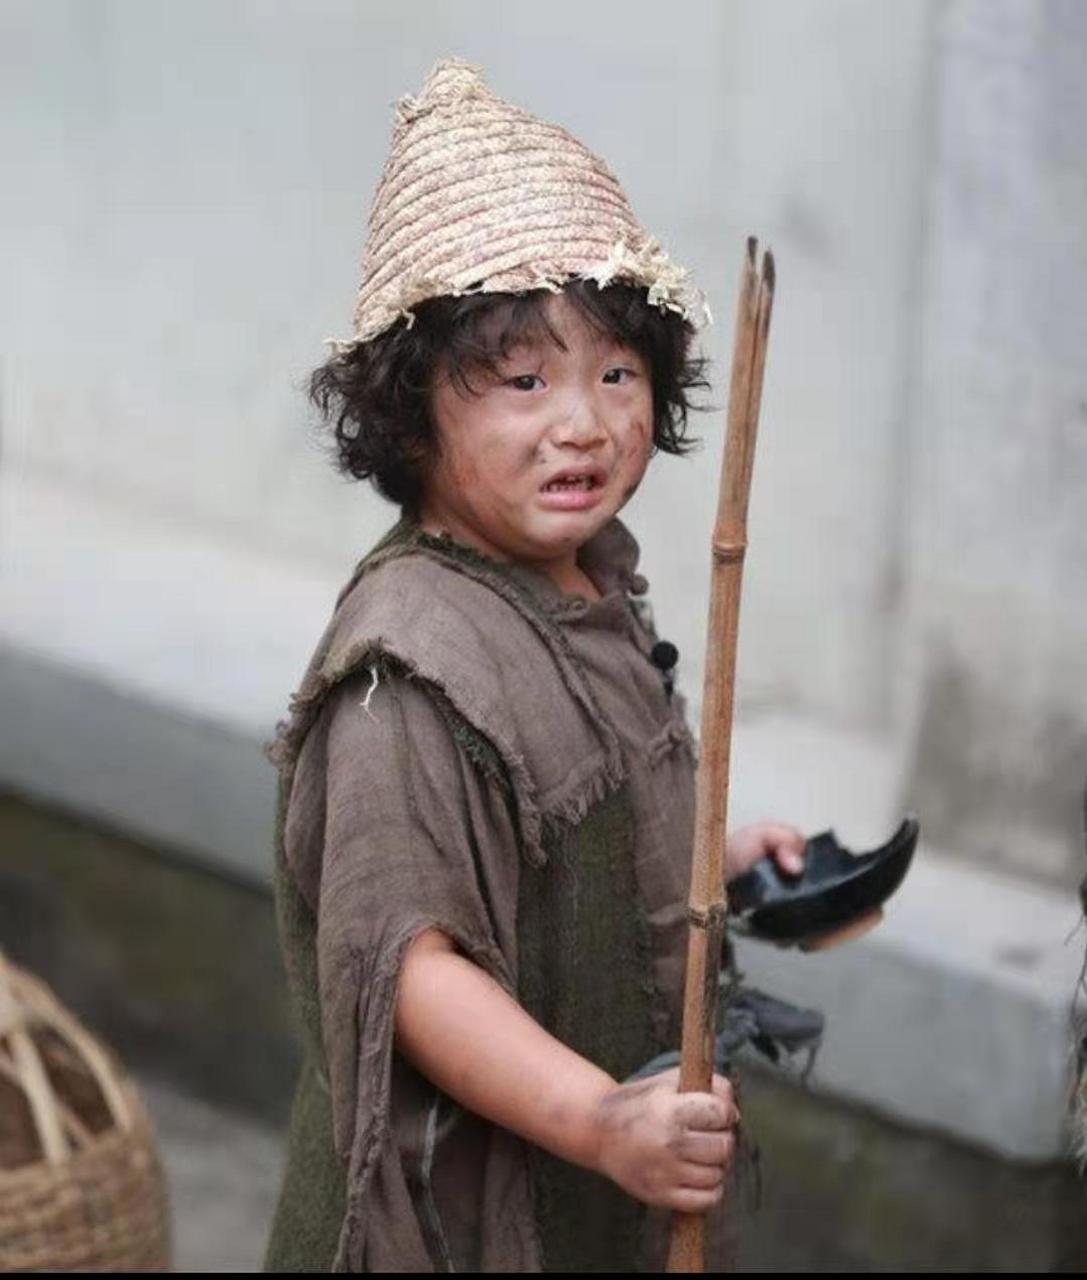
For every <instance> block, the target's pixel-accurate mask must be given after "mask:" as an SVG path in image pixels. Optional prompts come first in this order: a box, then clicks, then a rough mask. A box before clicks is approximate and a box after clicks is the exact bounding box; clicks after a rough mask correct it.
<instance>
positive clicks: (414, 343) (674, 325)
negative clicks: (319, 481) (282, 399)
mask: <svg viewBox="0 0 1087 1280" xmlns="http://www.w3.org/2000/svg"><path fill="white" fill-rule="evenodd" d="M563 292H564V294H565V296H566V297H567V298H568V299H569V301H570V302H571V303H572V304H573V305H574V306H575V307H576V308H577V310H578V312H579V313H580V314H581V315H582V316H583V317H584V319H585V320H586V321H587V322H588V323H589V324H590V325H592V326H593V327H594V328H596V329H597V330H598V331H599V332H601V333H602V334H605V335H607V336H608V337H610V338H613V339H614V340H615V341H617V342H619V343H621V344H622V345H624V346H629V347H631V348H632V349H633V350H635V351H637V352H638V354H639V355H640V356H641V357H642V358H643V359H644V360H645V361H646V364H647V366H648V368H649V369H650V378H651V382H652V388H653V447H654V449H655V450H660V451H661V452H662V453H675V454H683V453H687V452H688V451H689V450H690V449H691V448H692V447H693V445H694V444H695V441H693V440H692V439H691V437H690V436H689V435H688V434H687V414H688V412H689V411H690V410H692V409H697V408H698V407H699V406H696V405H694V404H693V403H692V402H691V399H690V393H691V392H692V391H694V390H696V389H700V388H707V387H708V386H709V383H708V382H707V380H706V378H705V371H706V366H707V364H708V361H707V360H705V359H704V358H702V357H698V356H695V355H693V354H692V352H691V346H692V341H693V338H694V328H693V326H692V325H691V324H690V322H689V321H688V320H686V319H684V318H683V317H682V316H680V315H678V314H677V313H675V312H673V311H664V310H661V308H659V307H657V306H656V305H655V304H652V303H650V302H649V300H648V297H647V291H646V290H645V289H644V288H641V287H638V286H634V285H629V284H613V285H610V286H608V287H607V288H604V289H601V288H598V287H597V285H596V284H595V282H593V281H587V280H580V279H577V280H571V281H570V282H569V283H568V284H567V285H566V287H565V288H564V290H563ZM550 296H551V293H550V291H548V290H546V289H536V290H533V291H531V292H528V293H519V294H511V293H471V294H466V295H464V296H463V297H443V298H432V299H430V300H429V301H427V302H423V303H420V304H419V306H417V307H416V308H415V319H414V322H413V323H412V324H411V325H410V327H409V326H408V324H407V323H406V322H404V321H398V322H397V324H396V325H395V326H394V327H392V328H391V329H387V330H386V331H385V332H384V333H381V334H379V335H378V336H377V337H376V338H373V339H371V340H370V341H369V342H364V343H362V344H360V345H358V346H356V347H353V348H350V349H348V350H346V351H344V352H343V353H341V354H338V355H336V356H333V357H332V359H330V360H328V361H327V362H326V363H325V364H323V365H321V367H320V368H319V369H317V370H316V371H315V372H314V373H313V374H312V375H311V377H310V380H309V394H310V399H311V400H312V402H313V403H314V405H315V406H316V407H317V409H318V410H319V412H320V414H321V417H322V419H323V420H324V422H325V423H326V424H327V425H328V427H329V428H330V429H331V431H332V433H333V437H334V446H335V461H336V464H337V466H338V467H339V469H340V470H341V471H342V472H343V473H344V474H345V475H348V476H353V477H354V478H355V479H358V480H370V481H371V482H372V483H373V485H374V487H375V488H376V489H377V491H378V492H379V493H380V494H382V496H383V497H385V498H388V499H389V500H390V501H391V502H395V503H398V504H399V505H400V506H401V507H402V508H404V509H405V510H408V511H412V510H414V509H416V508H417V506H418V502H419V499H420V498H421V496H422V492H423V481H424V476H425V472H426V467H427V463H428V462H429V461H430V459H431V458H432V457H433V456H434V451H435V450H436V448H437V440H438V435H437V430H436V427H435V424H434V421H433V418H432V414H431V409H430V400H431V391H432V388H433V385H434V379H435V374H436V372H437V370H438V368H439V365H443V366H444V368H445V369H446V370H447V371H448V375H449V377H450V378H451V379H452V380H453V383H454V385H456V386H457V388H458V389H459V390H461V391H463V392H464V393H467V394H471V393H472V392H473V390H474V388H473V386H472V381H471V379H472V377H473V375H477V376H478V375H479V374H480V373H482V374H484V375H488V374H489V375H492V376H493V375H494V374H495V372H496V368H497V365H498V364H499V362H500V361H502V360H503V359H504V358H505V357H506V356H508V355H509V353H510V351H512V350H513V348H514V347H516V346H517V345H518V344H519V343H521V342H528V341H533V340H537V341H539V340H544V339H546V340H549V341H551V342H554V343H555V344H556V345H557V346H559V347H561V346H562V342H561V341H560V338H559V335H558V334H557V333H556V332H555V331H554V329H553V328H552V326H551V325H550V324H549V323H548V319H547V314H546V305H547V299H548V297H550Z"/></svg>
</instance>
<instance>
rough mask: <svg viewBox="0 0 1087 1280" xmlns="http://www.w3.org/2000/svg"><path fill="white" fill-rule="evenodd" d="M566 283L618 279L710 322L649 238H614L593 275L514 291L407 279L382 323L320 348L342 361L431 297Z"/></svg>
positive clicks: (543, 280) (698, 296)
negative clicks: (635, 240)
mask: <svg viewBox="0 0 1087 1280" xmlns="http://www.w3.org/2000/svg"><path fill="white" fill-rule="evenodd" d="M504 274H505V273H504ZM571 279H577V280H593V281H595V282H596V284H597V285H598V286H599V287H600V288H601V289H605V288H607V286H608V285H610V284H614V283H616V282H617V281H629V282H630V283H632V284H638V285H642V286H643V287H645V288H646V289H647V290H648V299H647V300H648V301H649V302H650V303H651V304H652V305H653V306H655V307H659V308H660V309H661V310H662V311H674V312H675V313H676V314H677V315H680V316H683V318H684V319H686V320H689V321H690V322H691V323H692V324H693V325H694V326H695V328H704V327H706V326H709V325H711V324H713V313H712V312H711V311H710V308H709V303H708V302H707V301H706V298H705V296H704V295H703V293H702V291H701V290H700V289H698V288H697V287H696V286H695V285H693V284H692V283H691V280H690V276H689V274H688V272H687V270H686V269H685V268H684V267H681V266H679V265H678V264H677V263H675V262H673V261H672V260H671V258H669V257H668V255H667V254H666V253H665V252H664V249H663V248H662V246H661V244H660V242H659V241H658V240H656V239H654V238H653V237H652V236H649V237H647V238H646V240H645V241H644V242H643V243H642V244H641V245H640V246H639V247H638V248H636V249H635V248H632V247H631V245H630V244H629V243H628V241H627V240H625V239H619V240H617V241H616V242H615V243H614V244H613V245H612V247H611V249H610V251H609V252H608V256H607V258H606V259H605V260H604V261H603V262H602V263H601V264H600V266H599V267H598V268H597V269H596V270H594V271H589V272H583V273H581V274H578V275H571V274H570V273H561V272H558V271H537V272H535V273H534V274H533V275H532V276H531V277H530V278H529V280H528V281H527V283H526V284H525V286H524V288H523V289H517V290H514V289H510V288H508V287H507V286H503V287H501V288H495V287H494V286H493V285H490V284H489V283H488V282H487V281H483V282H482V283H479V284H473V285H468V286H457V285H453V284H450V283H449V282H448V281H442V280H439V279H436V278H435V277H434V276H417V277H414V278H409V279H407V280H405V281H404V283H403V285H402V286H401V287H400V289H399V290H398V291H397V299H396V304H395V305H393V304H389V305H388V306H387V307H386V308H385V316H384V318H383V319H381V320H378V321H372V322H371V323H370V324H369V325H367V326H366V328H365V329H362V330H360V331H359V332H357V333H356V334H355V335H354V337H351V338H325V340H324V345H325V346H327V347H330V348H331V350H332V354H333V356H334V357H341V356H346V355H348V354H349V353H350V352H352V351H354V349H355V348H356V347H360V346H362V344H363V343H365V342H370V341H371V340H372V339H373V338H376V337H378V336H379V335H380V334H382V333H384V332H385V331H386V330H387V329H390V328H392V326H393V325H394V324H396V323H397V322H398V321H400V320H403V321H404V327H405V328H407V329H410V328H411V327H412V326H413V325H414V324H415V312H414V308H415V307H417V306H419V304H420V303H422V302H427V301H429V300H430V299H431V298H466V297H470V296H472V295H473V294H477V293H512V292H529V291H531V290H533V289H548V290H550V291H551V292H552V293H556V294H558V293H561V292H562V290H563V289H564V288H565V286H566V285H567V284H568V283H569V282H570V280H571Z"/></svg>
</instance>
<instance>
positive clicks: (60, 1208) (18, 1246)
mask: <svg viewBox="0 0 1087 1280" xmlns="http://www.w3.org/2000/svg"><path fill="white" fill-rule="evenodd" d="M169 1237H170V1233H169V1208H168V1203H167V1196H166V1185H165V1180H164V1178H163V1173H162V1166H161V1164H160V1162H159V1158H158V1153H157V1151H156V1149H155V1145H154V1138H153V1135H152V1132H151V1124H150V1121H149V1120H148V1117H147V1114H146V1112H145V1111H144V1108H143V1105H142V1103H141V1102H140V1099H139V1096H138V1095H137V1093H136V1090H135V1088H134V1087H133V1086H132V1084H131V1083H130V1082H129V1081H128V1080H127V1079H126V1078H125V1077H124V1076H123V1075H122V1074H121V1072H120V1071H119V1068H118V1067H117V1066H116V1064H115V1062H114V1060H113V1058H112V1056H111V1055H110V1054H109V1053H108V1052H107V1051H106V1050H105V1049H104V1048H103V1047H102V1046H101V1045H100V1044H99V1043H98V1042H97V1041H96V1040H95V1039H94V1038H93V1037H91V1036H90V1035H88V1033H87V1032H86V1031H85V1030H84V1029H83V1028H82V1027H81V1026H80V1025H79V1023H78V1022H77V1021H76V1020H75V1019H74V1018H73V1017H72V1016H71V1014H70V1013H68V1012H67V1010H65V1009H64V1007H63V1006H62V1005H61V1004H60V1002H59V1001H58V1000H57V999H56V997H55V996H54V995H53V994H52V992H51V991H50V990H49V989H48V987H46V986H45V985H44V984H43V983H41V982H39V981H38V980H37V979H36V978H33V977H32V976H31V975H30V974H28V973H25V972H24V971H22V970H20V969H17V968H16V967H15V966H14V965H12V964H10V963H9V962H8V961H7V960H6V959H5V958H4V956H3V954H2V953H0V1270H4V1271H44V1270H48V1271H77V1270H78V1271H164V1270H168V1269H169V1256H170V1255H169V1251H170V1244H169Z"/></svg>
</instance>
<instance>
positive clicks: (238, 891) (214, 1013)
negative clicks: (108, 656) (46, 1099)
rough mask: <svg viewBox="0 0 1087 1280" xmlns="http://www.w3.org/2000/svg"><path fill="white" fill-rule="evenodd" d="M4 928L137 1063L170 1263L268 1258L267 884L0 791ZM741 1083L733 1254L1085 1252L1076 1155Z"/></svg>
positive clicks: (288, 1038)
mask: <svg viewBox="0 0 1087 1280" xmlns="http://www.w3.org/2000/svg"><path fill="white" fill-rule="evenodd" d="M0 947H3V948H4V949H5V950H6V951H7V952H8V954H9V955H10V957H11V958H12V959H13V960H14V961H15V962H16V963H20V964H24V965H26V966H27V967H29V968H32V969H34V970H35V972H37V973H39V974H40V975H41V976H42V977H44V978H45V979H46V980H47V981H48V982H50V983H51V984H52V985H53V986H54V988H55V989H56V991H57V992H58V994H59V995H60V996H61V998H62V999H63V1000H65V1001H66V1002H67V1003H68V1004H69V1005H70V1007H71V1008H73V1009H74V1010H75V1011H76V1012H77V1014H78V1015H79V1016H80V1017H82V1018H83V1019H84V1020H85V1021H86V1022H87V1023H88V1025H89V1026H91V1027H92V1028H93V1029H94V1030H96V1031H97V1032H98V1033H99V1034H101V1035H102V1036H103V1037H104V1038H105V1039H107V1040H108V1041H109V1042H110V1043H111V1044H112V1045H113V1046H114V1047H115V1048H116V1049H117V1050H118V1051H119V1052H120V1053H121V1055H122V1057H123V1059H124V1060H125V1062H126V1063H127V1064H128V1066H129V1067H130V1068H131V1069H132V1070H133V1072H134V1074H135V1075H136V1076H137V1078H138V1079H139V1081H140V1082H141V1084H142V1087H143V1089H144V1092H145V1094H146V1097H147V1101H148V1104H149V1107H150V1110H151V1112H152V1115H153V1118H154V1121H155V1124H156V1129H157V1132H158V1138H159V1143H160V1146H161V1149H162V1153H163V1159H164V1163H165V1166H166V1171H167V1177H168V1180H169V1184H170V1193H171V1200H172V1207H173V1215H174V1252H175V1267H176V1268H177V1269H178V1270H182V1271H195V1272H211V1271H246V1270H254V1269H257V1268H259V1266H260V1264H261V1261H262V1257H263V1250H264V1244H265V1240H266V1238H267V1232H268V1225H269V1222H270V1220H271V1215H272V1212H273V1210H274V1206H275V1198H276V1194H277V1191H278V1182H279V1176H280V1166H281V1160H282V1135H283V1129H284V1126H285V1123H286V1117H287V1111H288V1106H289V1099H290V1092H291V1088H292V1085H293V1079H294V1074H295V1070H296V1066H297V1060H298V1052H297V1045H296V1041H295V1038H294V1033H293V1030H292V1026H291V1020H290V1015H289V1012H288V1001H287V999H286V992H285V987H284V981H283V976H282V972H281V967H280V963H279V956H278V948H277V945H276V941H275V929H274V920H273V911H272V905H271V901H270V899H269V897H268V894H267V892H266V891H262V890H258V889H255V888H253V887H252V886H246V885H242V884H230V883H228V882H225V881H223V880H222V879H221V878H219V877H217V876H215V875H211V874H209V873H207V872H205V871H201V870H200V869H199V868H196V867H193V866H191V865H187V864H185V863H184V862H182V861H178V860H170V859H169V858H163V857H162V856H160V854H159V853H158V852H157V851H154V850H148V849H145V848H142V847H141V846H139V845H138V844H135V843H134V842H132V841H130V840H126V839H123V838H121V837H118V836H116V835H112V834H109V833H104V832H101V831H96V830H93V829H91V828H88V827H87V826H85V825H84V824H81V823H78V822H75V821H72V820H71V819H69V818H66V817H64V816H62V815H58V814H55V813H49V812H45V811H42V810H39V809H35V808H33V807H31V806H29V805H26V804H24V803H22V802H21V801H19V800H16V799H14V798H11V797H8V798H4V797H0ZM828 1034H833V1028H830V1029H829V1031H828ZM917 1052H918V1053H919V1054H924V1052H925V1043H924V1029H923V1028H918V1040H917ZM984 1077H985V1062H984V1061H979V1062H978V1085H977V1087H978V1088H984V1087H985V1082H984ZM741 1084H742V1104H743V1110H744V1115H745V1118H746V1120H747V1122H748V1124H749V1126H750V1129H751V1131H752V1132H753V1133H754V1134H755V1135H756V1136H757V1138H758V1142H759V1145H760V1148H761V1158H760V1168H761V1181H762V1196H761V1206H760V1207H759V1208H758V1209H757V1210H756V1209H755V1207H754V1205H753V1203H752V1202H751V1199H750V1197H749V1198H747V1199H746V1200H745V1199H744V1198H743V1197H741V1198H740V1200H739V1201H738V1212H740V1213H741V1215H742V1221H743V1224H744V1227H743V1231H742V1240H743V1243H742V1246H741V1255H740V1259H739V1262H740V1268H741V1269H742V1270H749V1271H786V1272H823V1271H828V1272H829V1271H851V1272H853V1271H905V1270H920V1271H964V1272H966V1271H1025V1272H1032V1273H1033V1272H1048V1271H1087V1184H1085V1183H1084V1182H1082V1181H1080V1180H1079V1179H1078V1178H1077V1177H1076V1176H1075V1174H1074V1172H1073V1171H1072V1169H1071V1167H1070V1166H1069V1165H1067V1164H1057V1165H1049V1166H1017V1165H1014V1164H1010V1163H1007V1162H1005V1161H1002V1160H997V1159H994V1158H992V1157H991V1156H988V1155H986V1154H984V1153H981V1152H978V1151H974V1150H970V1149H968V1148H966V1147H964V1146H962V1145H961V1144H959V1143H955V1142H951V1141H949V1140H947V1139H946V1138H944V1137H941V1136H939V1135H936V1134H928V1133H920V1132H917V1131H913V1130H908V1129H904V1128H902V1127H900V1126H898V1125H895V1124H892V1123H890V1122H889V1121H887V1120H885V1119H883V1118H881V1117H879V1116H874V1115H870V1114H867V1113H865V1112H863V1111H861V1110H858V1109H857V1108H855V1107H851V1106H846V1105H843V1104H842V1103H840V1102H837V1101H835V1100H833V1099H830V1098H827V1097H820V1096H816V1095H813V1094H811V1093H808V1092H805V1091H804V1090H802V1089H799V1088H797V1087H796V1086H795V1085H794V1084H790V1083H787V1082H782V1080H781V1079H773V1078H771V1077H769V1076H767V1075H765V1074H763V1073H759V1074H755V1073H752V1072H751V1071H750V1070H748V1071H746V1072H745V1074H744V1078H743V1080H742V1082H741Z"/></svg>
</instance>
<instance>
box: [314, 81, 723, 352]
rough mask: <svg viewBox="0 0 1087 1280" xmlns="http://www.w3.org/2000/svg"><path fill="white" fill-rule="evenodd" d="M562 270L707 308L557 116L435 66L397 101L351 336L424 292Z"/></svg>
mask: <svg viewBox="0 0 1087 1280" xmlns="http://www.w3.org/2000/svg"><path fill="white" fill-rule="evenodd" d="M571 278H583V279H592V280H596V281H597V282H598V283H599V284H600V285H601V287H604V286H605V285H607V284H609V283H611V282H613V281H617V280H624V281H630V282H632V283H635V284H640V285H643V286H645V287H646V288H647V290H648V291H649V298H650V301H651V302H653V303H655V304H656V305H658V306H660V307H665V308H669V309H671V310H673V311H675V312H678V313H679V314H681V315H683V316H684V317H685V318H687V319H688V320H690V321H691V322H692V323H693V324H696V325H697V324H698V323H700V322H701V321H703V320H707V319H708V318H709V317H708V311H707V310H706V308H705V303H704V300H703V299H702V296H701V294H700V293H699V291H698V290H697V289H696V288H695V287H694V285H693V284H692V283H691V282H690V280H689V279H688V277H687V274H686V272H685V271H684V270H683V269H682V268H681V267H678V266H677V265H676V264H675V263H673V262H672V261H671V259H669V258H668V256H667V254H665V252H664V250H663V249H662V248H661V246H660V245H659V244H658V243H657V242H656V241H655V240H654V239H652V237H650V236H649V235H647V233H646V232H645V231H644V230H643V229H642V227H641V226H640V224H639V223H638V220H637V218H636V217H635V215H634V211H633V209H632V208H631V207H630V203H629V201H628V200H627V198H626V195H625V194H624V192H623V189H622V187H621V186H620V185H619V183H618V181H617V179H616V178H615V176H614V175H613V174H612V173H611V171H610V170H609V169H608V167H607V165H605V164H604V162H603V161H602V160H600V159H599V158H598V157H597V156H595V155H593V154H592V152H590V151H589V150H588V149H587V148H586V147H584V146H583V145H582V144H581V143H580V142H578V140H577V139H576V138H574V137H573V136H572V135H571V134H569V133H568V132H567V131H566V130H565V129H563V128H561V127H560V126H559V125H554V124H549V123H547V122H545V121H542V120H539V119H537V118H536V117H535V116H533V115H530V114H529V113H528V112H527V111H523V110H521V109H520V108H518V107H514V106H512V105H511V104H509V103H508V102H504V101H503V100H502V99H500V98H498V97H496V96H495V95H494V94H492V93H491V92H490V90H489V89H488V88H487V86H486V85H485V84H484V82H483V80H482V79H481V77H480V76H479V73H478V68H475V67H472V66H470V65H469V64H467V63H464V62H461V61H460V60H458V59H449V60H445V61H443V62H440V63H438V64H437V65H436V66H435V67H434V69H433V70H432V72H431V74H430V76H429V77H428V80H427V83H426V85H425V86H424V88H423V91H422V93H421V94H420V95H419V97H417V98H406V99H402V100H401V102H400V103H399V104H398V123H397V125H396V128H395V130H394V133H393V140H392V148H391V150H390V154H389V158H388V160H387V161H386V163H385V167H384V170H383V173H382V178H381V182H380V183H379V185H378V189H377V192H376V193H375V196H374V201H373V205H372V207H371V210H370V219H369V236H368V239H367V245H366V251H365V253H364V255H363V264H362V282H361V284H360V287H359V296H358V302H357V306H356V309H355V317H354V319H355V324H354V330H355V331H354V335H353V337H352V338H351V340H350V341H348V342H346V343H334V345H335V346H336V347H337V348H338V349H340V350H341V351H342V350H345V349H349V348H351V347H353V346H355V345H357V344H358V343H360V342H366V341H369V340H370V339H371V338H372V337H375V336H376V335H377V334H379V333H381V332H383V331H384V330H385V329H387V328H389V327H390V325H392V324H394V323H396V322H397V321H398V320H401V319H404V320H406V322H407V323H408V324H409V325H410V324H411V323H412V321H413V319H414V316H413V313H412V308H414V307H416V306H418V305H419V303H421V302H423V301H426V300H428V299H430V298H436V297H442V296H457V295H461V294H464V293H468V292H476V291H484V292H494V291H500V292H523V291H525V290H529V289H538V288H548V289H553V290H557V289H560V288H561V287H562V286H563V285H564V284H566V283H567V282H568V281H569V280H570V279H571Z"/></svg>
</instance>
